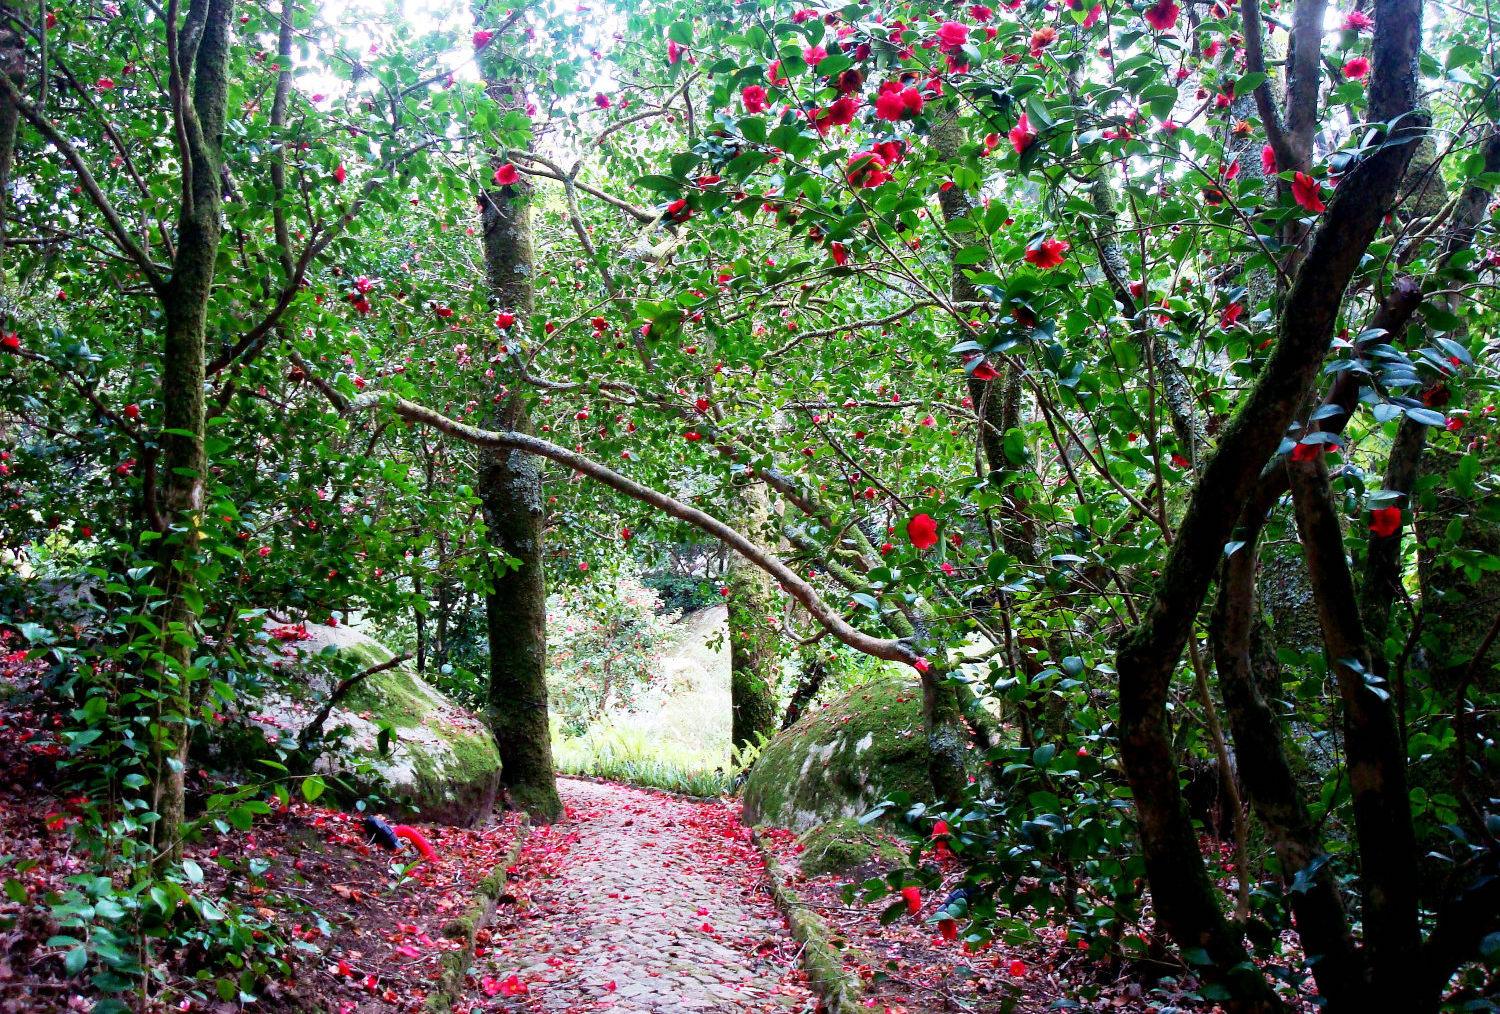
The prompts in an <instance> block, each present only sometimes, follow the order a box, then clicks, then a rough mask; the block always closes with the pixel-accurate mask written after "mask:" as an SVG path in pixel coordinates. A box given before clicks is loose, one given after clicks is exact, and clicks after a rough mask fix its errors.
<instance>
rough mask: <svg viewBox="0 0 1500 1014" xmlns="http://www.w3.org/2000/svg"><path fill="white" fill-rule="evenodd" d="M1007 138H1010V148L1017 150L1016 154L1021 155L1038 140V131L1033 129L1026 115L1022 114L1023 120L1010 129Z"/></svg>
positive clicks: (1019, 120)
mask: <svg viewBox="0 0 1500 1014" xmlns="http://www.w3.org/2000/svg"><path fill="white" fill-rule="evenodd" d="M1006 136H1008V137H1009V138H1010V146H1011V147H1012V148H1014V149H1016V154H1017V155H1019V154H1021V153H1022V152H1024V151H1025V150H1026V149H1027V148H1030V147H1031V144H1032V142H1033V141H1035V140H1036V131H1034V130H1032V129H1031V121H1030V120H1029V119H1027V118H1026V114H1025V113H1022V114H1021V118H1020V119H1018V120H1017V121H1016V125H1015V126H1014V127H1011V128H1010V132H1009V133H1008V134H1007V135H1006Z"/></svg>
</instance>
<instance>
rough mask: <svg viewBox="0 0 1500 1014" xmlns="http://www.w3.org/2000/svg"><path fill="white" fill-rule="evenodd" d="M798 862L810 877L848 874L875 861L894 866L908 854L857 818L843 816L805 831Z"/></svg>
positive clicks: (800, 842) (801, 838)
mask: <svg viewBox="0 0 1500 1014" xmlns="http://www.w3.org/2000/svg"><path fill="white" fill-rule="evenodd" d="M797 844H798V845H799V846H800V847H801V848H802V852H801V853H800V854H799V855H798V857H797V865H798V866H800V867H801V868H802V872H803V873H805V874H807V875H808V876H809V877H818V876H822V875H823V874H825V873H848V872H849V871H850V870H855V869H858V868H859V867H861V866H863V865H865V864H866V863H868V862H870V861H871V860H875V859H879V860H880V861H881V862H883V863H886V864H891V865H894V864H896V863H899V862H901V861H902V859H904V858H905V855H906V854H905V853H904V852H902V851H901V850H900V849H899V848H897V847H896V846H894V845H892V844H891V843H890V842H888V841H886V840H885V839H883V838H881V836H880V835H879V834H877V833H875V832H874V831H872V830H870V828H869V827H867V826H865V825H863V824H861V823H860V822H859V821H858V820H855V819H854V818H853V817H840V818H839V819H838V820H830V821H829V822H828V823H826V824H819V825H818V826H817V827H814V828H812V829H810V830H808V831H804V832H803V833H802V836H801V837H800V838H798V839H797Z"/></svg>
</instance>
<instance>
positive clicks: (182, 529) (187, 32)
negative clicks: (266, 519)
mask: <svg viewBox="0 0 1500 1014" xmlns="http://www.w3.org/2000/svg"><path fill="white" fill-rule="evenodd" d="M233 9H234V4H233V2H232V0H197V2H194V3H193V4H192V5H191V7H190V9H189V11H188V14H187V18H186V19H185V23H184V25H183V27H182V28H181V30H180V31H179V32H178V39H179V41H178V45H177V52H178V54H179V56H178V59H179V60H180V61H181V64H182V65H181V66H180V67H179V68H177V70H176V72H175V76H177V77H178V78H179V80H180V82H181V88H182V91H181V93H180V94H179V95H178V96H177V109H176V113H177V117H178V120H179V124H180V126H179V130H180V136H181V141H180V143H181V145H182V148H183V151H182V156H183V158H184V163H183V166H182V175H183V189H182V206H181V209H180V211H179V214H178V219H177V248H176V256H175V257H174V259H173V262H172V274H171V277H170V278H169V279H168V281H167V282H166V285H165V287H164V289H163V291H162V293H161V300H162V308H163V311H164V317H165V324H166V333H165V339H164V341H163V345H162V370H161V403H162V436H161V468H160V471H159V473H158V474H159V475H160V476H161V487H160V490H159V491H158V503H159V504H160V509H161V514H162V517H161V519H160V520H161V522H162V523H163V524H164V526H165V532H164V534H165V537H164V538H162V539H160V540H158V541H157V542H156V575H155V583H156V585H157V586H158V587H160V588H161V589H162V591H163V593H164V594H163V600H164V603H165V604H164V605H163V606H162V611H161V614H160V626H161V631H162V634H161V640H160V642H159V644H158V649H159V650H158V654H157V655H156V656H155V658H153V660H152V663H151V665H152V668H153V669H154V670H155V672H154V673H153V675H154V676H155V677H156V678H157V680H158V690H159V691H160V693H161V698H160V700H159V702H158V704H157V708H156V714H155V721H153V723H152V730H151V755H150V764H151V777H152V790H153V808H154V809H155V811H156V813H157V814H158V815H159V817H160V819H159V820H158V821H157V822H156V823H155V824H154V825H153V827H152V838H153V841H152V844H153V845H154V846H155V847H156V849H157V854H156V864H157V868H158V869H160V868H161V867H163V866H165V865H166V864H169V863H172V862H175V861H176V860H177V859H178V858H179V857H180V856H181V853H182V838H181V828H182V824H183V820H184V810H185V792H184V781H183V779H184V775H185V771H186V759H187V753H188V746H189V743H190V741H191V738H192V721H193V720H192V711H193V696H192V682H193V681H192V655H193V646H194V644H195V641H196V631H197V626H198V616H199V612H200V609H201V595H200V592H199V590H198V587H197V569H198V564H199V561H198V551H199V541H200V525H201V517H200V515H201V513H202V511H203V499H204V489H203V481H204V474H205V470H206V467H207V462H206V460H205V456H204V441H203V421H204V394H203V390H204V361H205V338H206V336H205V331H206V328H207V321H208V305H209V296H210V293H211V290H212V287H213V279H214V261H215V258H216V257H217V255H218V249H219V238H220V234H221V231H222V226H221V222H220V188H221V186H222V184H221V182H220V178H219V173H220V166H221V164H222V162H223V148H222V135H223V130H224V113H225V105H226V96H227V94H228V81H227V69H228V60H229V26H230V20H231V16H232V14H233ZM167 30H168V31H174V30H176V28H175V26H168V29H167Z"/></svg>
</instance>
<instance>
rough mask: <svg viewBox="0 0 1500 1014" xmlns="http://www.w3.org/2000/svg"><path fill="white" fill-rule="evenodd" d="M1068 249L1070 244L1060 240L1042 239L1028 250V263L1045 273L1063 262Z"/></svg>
mask: <svg viewBox="0 0 1500 1014" xmlns="http://www.w3.org/2000/svg"><path fill="white" fill-rule="evenodd" d="M1067 249H1068V244H1067V243H1064V242H1063V241H1062V240H1060V239H1052V238H1051V237H1048V238H1046V239H1041V240H1038V241H1036V242H1034V243H1032V244H1031V245H1030V246H1028V247H1027V248H1026V262H1027V263H1028V264H1034V265H1036V266H1037V267H1039V268H1041V269H1042V270H1044V271H1045V270H1047V269H1049V268H1055V267H1057V266H1058V265H1059V264H1061V263H1062V262H1063V254H1064V253H1066V252H1067Z"/></svg>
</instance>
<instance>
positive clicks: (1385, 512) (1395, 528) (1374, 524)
mask: <svg viewBox="0 0 1500 1014" xmlns="http://www.w3.org/2000/svg"><path fill="white" fill-rule="evenodd" d="M1400 530H1401V508H1400V507H1377V508H1375V509H1374V510H1372V511H1371V512H1370V531H1372V532H1374V533H1375V534H1376V535H1378V536H1380V537H1381V538H1382V539H1388V538H1390V537H1391V536H1392V535H1395V534H1396V533H1397V532H1399V531H1400Z"/></svg>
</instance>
